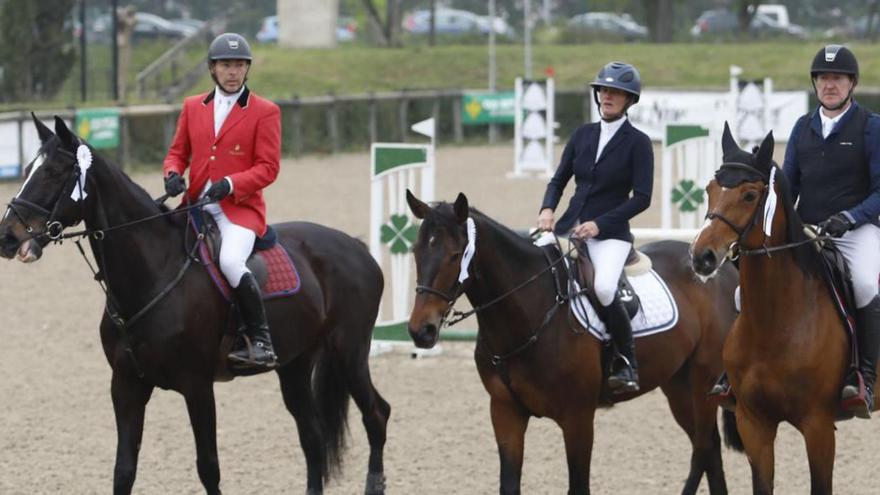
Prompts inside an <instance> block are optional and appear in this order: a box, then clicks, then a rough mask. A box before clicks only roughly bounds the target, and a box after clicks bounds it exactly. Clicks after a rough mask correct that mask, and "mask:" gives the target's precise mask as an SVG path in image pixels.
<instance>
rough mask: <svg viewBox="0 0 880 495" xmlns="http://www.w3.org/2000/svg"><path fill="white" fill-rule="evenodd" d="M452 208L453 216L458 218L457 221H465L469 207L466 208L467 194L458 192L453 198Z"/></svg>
mask: <svg viewBox="0 0 880 495" xmlns="http://www.w3.org/2000/svg"><path fill="white" fill-rule="evenodd" d="M453 209H454V210H455V218H456V220H458V223H464V222H466V221H467V218H468V215H469V214H470V209H469V208H468V199H467V196H465V195H464V193H458V197H457V198H455V205H454V206H453Z"/></svg>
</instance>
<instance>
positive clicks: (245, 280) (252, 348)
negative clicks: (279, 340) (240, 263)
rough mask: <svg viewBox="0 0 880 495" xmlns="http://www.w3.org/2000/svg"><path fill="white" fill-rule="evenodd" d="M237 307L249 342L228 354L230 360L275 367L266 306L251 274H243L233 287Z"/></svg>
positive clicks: (262, 366)
mask: <svg viewBox="0 0 880 495" xmlns="http://www.w3.org/2000/svg"><path fill="white" fill-rule="evenodd" d="M235 295H236V297H237V298H238V306H239V308H241V316H242V319H243V320H244V324H245V334H246V335H247V337H248V339H249V340H250V343H249V345H246V346H245V347H244V348H242V349H238V350H236V351H233V352H231V353H229V356H228V357H229V360H230V361H233V362H234V363H236V364H238V365H245V366H250V367H257V368H274V367H275V365H276V364H277V361H276V357H275V350H274V349H273V348H272V337H271V336H270V335H269V323H268V321H267V319H266V308H265V306H263V295H262V294H261V293H260V285H259V284H258V283H257V279H256V278H255V277H254V275H253V274H251V273H245V274H244V276H243V277H241V281H240V282H239V283H238V287H236V288H235Z"/></svg>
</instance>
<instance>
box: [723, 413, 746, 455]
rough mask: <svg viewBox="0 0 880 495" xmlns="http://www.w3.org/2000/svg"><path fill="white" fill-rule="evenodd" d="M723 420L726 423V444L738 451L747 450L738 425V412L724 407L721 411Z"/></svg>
mask: <svg viewBox="0 0 880 495" xmlns="http://www.w3.org/2000/svg"><path fill="white" fill-rule="evenodd" d="M721 422H722V423H723V425H724V445H727V447H728V448H730V449H733V450H735V451H737V452H745V450H746V447H745V445H743V439H742V437H741V436H740V435H739V430H738V429H737V427H736V414H734V413H733V412H732V411H728V410H727V409H724V410H723V411H722V412H721Z"/></svg>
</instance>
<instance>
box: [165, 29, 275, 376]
mask: <svg viewBox="0 0 880 495" xmlns="http://www.w3.org/2000/svg"><path fill="white" fill-rule="evenodd" d="M251 60H252V56H251V49H250V46H249V45H248V42H247V40H245V39H244V37H243V36H241V35H239V34H235V33H224V34H221V35H220V36H217V38H215V39H214V41H213V42H211V46H210V47H209V48H208V67H209V69H210V71H211V78H212V79H213V80H214V82H215V83H216V88H215V89H214V90H213V91H211V92H210V93H205V94H200V95H196V96H191V97H189V98H186V100H185V101H184V103H183V110H182V111H181V113H180V117H179V119H178V121H177V131H176V132H175V134H174V141H173V142H172V143H171V149H170V150H169V151H168V155H167V156H166V157H165V162H164V166H163V169H164V175H165V191H166V192H167V193H168V194H169V195H171V196H176V195H178V194H180V193H182V192H184V191H186V200H187V201H188V202H189V203H193V202H196V201H197V200H198V199H199V198H200V197H203V196H207V197H208V198H210V199H211V200H213V201H214V202H213V203H210V204H208V205H207V206H205V211H207V212H209V213H210V214H211V215H212V216H213V217H214V219H215V220H216V222H217V226H218V227H219V229H220V235H221V236H222V238H223V243H222V247H221V248H220V270H221V271H222V272H223V275H225V276H226V279H227V280H228V281H229V284H230V285H231V286H232V287H233V289H234V290H235V295H236V298H237V299H238V303H239V307H240V309H241V314H242V318H243V320H244V322H245V325H246V335H247V336H248V339H249V340H250V344H251V345H249V346H245V347H244V348H241V349H238V350H234V351H233V352H232V353H230V354H229V359H230V360H232V361H234V362H235V363H237V364H240V365H246V366H254V367H265V368H272V367H274V366H275V365H276V357H275V351H274V350H273V348H272V338H271V336H270V334H269V325H268V322H267V320H266V310H265V308H264V306H263V300H262V294H261V293H260V286H259V284H258V283H257V281H256V278H255V277H254V276H253V274H252V273H251V272H250V270H248V268H247V266H246V265H245V263H246V261H247V259H248V257H249V256H250V254H251V251H252V250H253V247H254V241H255V239H256V237H257V236H262V235H264V234H265V233H266V204H265V202H264V201H263V192H262V191H263V188H265V187H266V186H268V185H269V184H271V183H272V182H274V181H275V178H276V177H277V176H278V169H279V166H280V159H281V110H280V109H279V108H278V106H277V105H275V104H274V103H272V102H270V101H268V100H266V99H263V98H260V97H259V96H256V95H254V94H253V93H251V92H250V91H249V90H248V88H247V87H246V86H245V82H246V81H247V75H248V71H249V70H250V66H251ZM187 168H189V179H190V181H189V187H188V188H187V187H186V182H185V181H184V179H183V177H182V174H183V173H184V172H185V171H186V169H187Z"/></svg>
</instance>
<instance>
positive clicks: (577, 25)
mask: <svg viewBox="0 0 880 495" xmlns="http://www.w3.org/2000/svg"><path fill="white" fill-rule="evenodd" d="M567 24H568V27H569V29H573V30H576V31H584V32H589V33H590V34H596V35H597V36H599V37H601V36H603V35H607V36H610V37H613V38H623V39H625V40H627V41H632V40H641V39H645V38H647V37H648V28H646V27H645V26H642V25H641V24H639V23H637V22H636V21H635V20H634V19H633V18H632V16H631V15H629V14H627V13H623V14H618V13H615V12H587V13H586V14H579V15H576V16H574V17H572V18H571V19H569V20H568V23H567Z"/></svg>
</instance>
